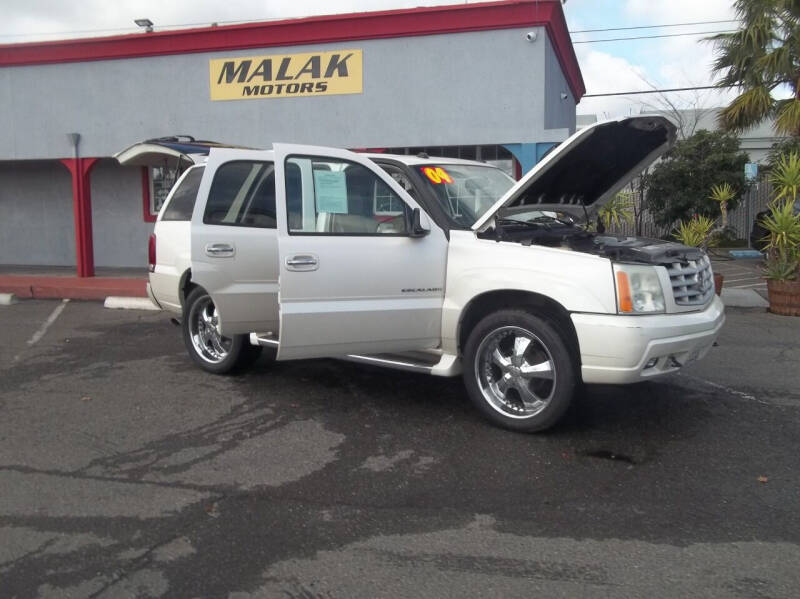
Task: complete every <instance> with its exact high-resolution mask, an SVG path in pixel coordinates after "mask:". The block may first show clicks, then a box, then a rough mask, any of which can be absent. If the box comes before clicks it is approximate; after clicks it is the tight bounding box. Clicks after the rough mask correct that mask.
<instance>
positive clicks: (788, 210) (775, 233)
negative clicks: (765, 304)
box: [760, 194, 800, 316]
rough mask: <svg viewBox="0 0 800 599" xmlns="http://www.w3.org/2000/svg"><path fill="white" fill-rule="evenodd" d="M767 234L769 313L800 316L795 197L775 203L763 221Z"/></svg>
mask: <svg viewBox="0 0 800 599" xmlns="http://www.w3.org/2000/svg"><path fill="white" fill-rule="evenodd" d="M760 222H761V226H762V227H764V229H765V230H766V231H767V232H768V235H767V237H766V238H765V239H764V241H766V242H767V246H766V252H767V258H766V262H765V268H764V276H765V277H766V279H767V294H768V296H769V311H770V312H772V313H774V314H782V315H784V316H800V214H795V212H794V197H792V196H791V194H789V197H788V198H787V199H784V200H783V201H782V202H777V203H773V205H772V206H771V207H770V210H769V214H767V215H766V216H765V217H764V218H763V219H761V221H760Z"/></svg>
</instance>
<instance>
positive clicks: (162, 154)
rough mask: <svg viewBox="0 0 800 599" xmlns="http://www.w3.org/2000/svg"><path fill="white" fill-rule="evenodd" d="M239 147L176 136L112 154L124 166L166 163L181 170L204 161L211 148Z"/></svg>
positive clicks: (137, 145)
mask: <svg viewBox="0 0 800 599" xmlns="http://www.w3.org/2000/svg"><path fill="white" fill-rule="evenodd" d="M240 147H242V146H232V145H228V144H222V143H219V142H216V141H198V140H195V139H194V138H193V137H191V136H189V135H176V136H171V137H159V138H157V139H148V140H147V141H143V142H140V143H137V144H134V145H132V146H131V147H129V148H126V149H124V150H122V151H121V152H118V153H117V154H114V158H116V159H117V162H119V163H120V164H122V165H124V166H163V165H164V163H165V162H166V163H167V164H170V165H174V166H176V167H178V169H179V170H182V169H185V168H188V167H190V166H192V165H194V164H198V163H201V162H203V161H205V159H206V157H207V156H208V152H209V150H211V148H240Z"/></svg>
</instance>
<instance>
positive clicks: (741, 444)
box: [0, 300, 800, 599]
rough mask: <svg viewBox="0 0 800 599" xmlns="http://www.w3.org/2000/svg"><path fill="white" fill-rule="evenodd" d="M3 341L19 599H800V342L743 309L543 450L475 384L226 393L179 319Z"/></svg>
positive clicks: (368, 371)
mask: <svg viewBox="0 0 800 599" xmlns="http://www.w3.org/2000/svg"><path fill="white" fill-rule="evenodd" d="M56 312H58V313H57V314H55V317H54V316H53V315H54V313H56ZM47 322H49V323H50V324H49V325H48V326H46V327H45V324H46V323H47ZM0 330H2V331H3V340H4V343H2V344H0V415H2V417H0V538H2V543H0V596H2V597H36V596H41V597H159V596H169V597H231V598H234V599H243V598H247V597H291V598H298V599H300V598H302V599H311V598H317V597H319V598H325V599H332V598H338V597H348V598H349V597H465V596H495V597H517V596H518V597H533V596H545V597H552V596H555V597H562V596H563V597H642V596H650V597H685V596H703V597H774V598H780V597H797V596H798V594H799V593H800V568H798V564H800V491H798V490H799V489H800V466H799V464H800V459H798V449H799V448H800V388H798V383H800V376H798V370H800V347H799V344H798V339H800V319H797V318H795V319H792V318H786V317H779V316H774V315H770V314H766V313H764V312H762V311H745V310H730V311H729V314H728V323H727V325H726V327H725V329H724V330H723V333H722V336H721V339H720V345H719V347H717V348H715V349H714V350H713V351H712V354H711V355H710V356H709V357H708V358H707V359H706V360H704V361H703V362H700V363H697V364H695V365H692V366H691V367H689V368H687V369H686V371H685V372H683V373H681V374H679V375H672V376H668V377H666V378H664V379H662V380H661V381H660V382H657V383H656V382H654V383H645V384H641V385H637V386H630V387H590V388H588V389H586V390H585V392H584V394H583V395H582V396H581V398H580V401H579V402H578V404H577V406H576V407H575V409H574V410H573V411H572V412H571V413H570V414H569V416H568V418H567V419H566V421H565V422H564V423H563V424H562V425H561V426H559V427H558V428H557V429H556V430H554V431H552V432H550V433H547V434H541V435H519V434H513V433H509V432H505V431H502V430H498V429H495V428H492V427H490V426H489V425H488V424H486V423H485V422H484V421H483V420H481V419H480V417H479V416H478V415H477V413H476V412H475V411H474V410H473V409H472V408H471V407H470V405H469V404H468V403H467V401H466V399H465V396H464V393H463V391H462V388H461V384H460V380H448V379H437V378H430V377H426V376H423V375H415V374H406V373H398V372H392V371H383V370H378V369H373V368H367V367H363V366H359V365H355V364H349V363H343V362H337V361H333V360H314V361H304V362H284V363H274V364H269V363H266V362H265V361H260V362H259V363H257V364H256V366H255V367H254V368H253V369H252V370H251V371H249V372H248V373H246V374H244V375H241V376H237V377H215V376H211V375H208V374H205V373H203V372H201V371H200V370H198V369H197V368H195V367H194V366H193V365H192V363H191V362H190V360H189V358H188V357H187V356H186V354H185V352H184V350H183V347H182V345H181V342H180V338H179V334H178V329H176V328H175V327H173V326H172V325H170V324H169V322H168V319H167V317H166V316H165V315H163V314H161V313H153V312H138V311H113V310H105V309H103V308H102V307H101V306H100V304H98V303H93V302H69V303H61V302H58V301H39V300H29V301H25V302H21V303H19V304H16V305H13V306H0Z"/></svg>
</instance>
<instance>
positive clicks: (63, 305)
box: [28, 299, 69, 346]
mask: <svg viewBox="0 0 800 599" xmlns="http://www.w3.org/2000/svg"><path fill="white" fill-rule="evenodd" d="M67 302H69V300H68V299H63V300H61V303H60V304H58V305H57V306H56V309H55V310H53V311H52V312H51V313H50V316H48V317H47V320H45V321H44V324H42V326H40V327H39V330H38V331H36V332H35V333H34V334H33V337H31V338H30V339H28V346H31V345H35V344H36V343H38V342H39V340H40V339H41V338H42V337H44V334H45V333H46V332H47V329H49V328H50V325H52V324H53V323H54V322H55V321H56V319H57V318H58V317H59V315H60V314H61V313H62V312H63V311H64V308H66V307H67Z"/></svg>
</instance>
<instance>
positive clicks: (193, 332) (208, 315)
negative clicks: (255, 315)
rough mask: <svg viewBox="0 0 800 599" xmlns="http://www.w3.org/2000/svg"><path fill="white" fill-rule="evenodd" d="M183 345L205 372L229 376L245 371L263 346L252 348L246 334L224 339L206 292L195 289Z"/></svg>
mask: <svg viewBox="0 0 800 599" xmlns="http://www.w3.org/2000/svg"><path fill="white" fill-rule="evenodd" d="M181 328H182V330H183V343H184V345H185V346H186V349H187V351H188V352H189V356H191V358H192V360H194V362H195V363H196V364H197V365H198V366H200V368H202V369H203V370H205V371H207V372H211V373H213V374H227V373H229V372H232V371H233V370H235V369H241V368H245V367H246V366H249V365H250V364H252V363H253V362H255V360H256V359H257V358H258V355H259V353H260V352H261V348H260V347H256V346H253V345H250V340H249V339H248V336H247V335H233V336H232V337H224V336H223V335H222V334H221V333H220V329H219V313H218V312H217V309H216V307H215V306H214V301H213V300H212V299H211V296H210V295H209V294H208V293H207V292H206V290H205V289H202V288H200V287H195V288H194V289H193V290H192V291H191V293H189V295H188V296H187V298H186V302H185V303H184V307H183V322H182V326H181Z"/></svg>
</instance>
